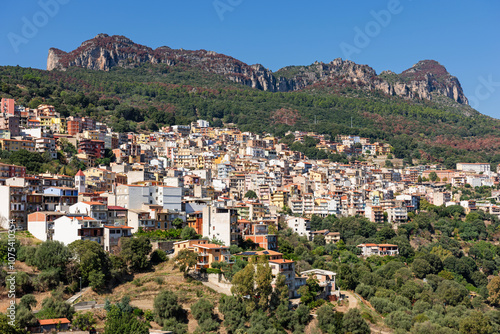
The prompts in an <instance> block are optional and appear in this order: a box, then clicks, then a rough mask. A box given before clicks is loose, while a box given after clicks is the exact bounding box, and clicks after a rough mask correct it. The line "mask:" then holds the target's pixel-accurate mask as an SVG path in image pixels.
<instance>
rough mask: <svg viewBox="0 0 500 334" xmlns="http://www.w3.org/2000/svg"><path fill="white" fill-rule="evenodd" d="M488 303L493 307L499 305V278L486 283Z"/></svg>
mask: <svg viewBox="0 0 500 334" xmlns="http://www.w3.org/2000/svg"><path fill="white" fill-rule="evenodd" d="M487 288H488V301H489V302H490V303H491V304H493V305H499V304H500V276H495V277H493V278H492V279H491V281H490V282H489V283H488V286H487Z"/></svg>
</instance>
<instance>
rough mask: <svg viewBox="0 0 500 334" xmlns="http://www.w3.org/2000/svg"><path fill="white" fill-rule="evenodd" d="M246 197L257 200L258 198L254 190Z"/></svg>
mask: <svg viewBox="0 0 500 334" xmlns="http://www.w3.org/2000/svg"><path fill="white" fill-rule="evenodd" d="M245 197H246V198H248V199H255V198H258V196H257V194H256V193H255V191H253V190H249V191H247V192H246V193H245Z"/></svg>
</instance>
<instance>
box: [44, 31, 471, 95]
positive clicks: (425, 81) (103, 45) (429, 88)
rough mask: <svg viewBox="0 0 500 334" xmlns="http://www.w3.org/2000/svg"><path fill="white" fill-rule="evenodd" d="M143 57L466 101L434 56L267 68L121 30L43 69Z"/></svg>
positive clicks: (54, 56) (55, 55)
mask: <svg viewBox="0 0 500 334" xmlns="http://www.w3.org/2000/svg"><path fill="white" fill-rule="evenodd" d="M144 63H150V64H167V65H169V66H175V65H178V64H183V65H189V66H196V67H199V68H201V69H202V70H204V71H208V72H212V73H216V74H220V75H223V76H225V77H227V78H228V79H230V80H232V81H234V82H237V83H241V84H244V85H247V86H250V87H252V88H256V89H260V90H265V91H271V92H289V91H296V90H301V89H306V88H310V87H313V86H316V87H318V86H321V85H324V86H327V87H329V86H338V87H342V86H345V85H350V86H354V87H356V88H358V89H364V90H380V91H382V92H384V93H385V94H387V95H392V96H400V97H403V98H407V99H416V98H419V99H428V100H431V99H433V98H434V97H436V96H446V97H449V98H451V99H453V100H454V101H456V102H458V103H460V104H468V101H467V98H466V97H465V95H464V93H463V91H462V87H461V86H460V82H459V81H458V79H457V78H455V77H453V76H451V75H450V74H449V73H448V72H447V71H446V69H445V68H444V67H443V66H442V65H440V64H439V63H438V62H436V61H433V60H424V61H421V62H419V63H417V64H415V65H414V66H413V67H411V68H410V69H408V70H406V71H404V72H402V73H400V74H396V73H393V72H390V71H384V72H382V73H381V74H380V75H377V74H376V72H375V70H373V69H372V68H371V67H369V66H367V65H359V64H356V63H354V62H352V61H348V60H342V59H340V58H338V59H335V60H333V61H332V62H330V63H328V64H325V63H322V62H316V63H314V64H312V65H309V66H288V67H285V68H282V69H280V70H278V71H277V72H275V73H272V72H271V71H270V70H268V69H266V68H265V67H264V66H262V65H260V64H256V65H247V64H245V63H243V62H241V61H239V60H237V59H235V58H232V57H229V56H226V55H223V54H218V53H216V52H213V51H206V50H197V51H190V50H183V49H177V50H174V49H171V48H169V47H166V46H162V47H159V48H157V49H152V48H149V47H147V46H144V45H140V44H136V43H134V42H132V41H131V40H130V39H128V38H126V37H124V36H109V35H106V34H99V35H97V36H96V37H95V38H93V39H91V40H88V41H85V42H83V43H82V45H81V46H80V47H78V48H77V49H75V50H73V51H71V52H64V51H61V50H59V49H55V48H51V49H50V50H49V55H48V58H47V70H49V71H50V70H54V69H55V70H66V69H67V68H69V67H72V66H77V67H83V68H87V69H92V70H102V71H109V70H110V69H111V68H112V67H114V66H119V67H123V68H133V67H137V66H140V65H141V64H144Z"/></svg>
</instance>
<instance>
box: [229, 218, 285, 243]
mask: <svg viewBox="0 0 500 334" xmlns="http://www.w3.org/2000/svg"><path fill="white" fill-rule="evenodd" d="M240 221H241V220H240ZM240 221H238V222H240ZM248 225H249V226H248V228H247V229H246V230H245V231H244V232H243V233H242V236H243V239H245V240H251V241H252V242H254V243H255V244H257V245H258V247H260V248H263V249H268V250H276V249H278V236H277V235H275V234H269V226H268V225H267V224H264V223H263V222H260V223H256V224H248Z"/></svg>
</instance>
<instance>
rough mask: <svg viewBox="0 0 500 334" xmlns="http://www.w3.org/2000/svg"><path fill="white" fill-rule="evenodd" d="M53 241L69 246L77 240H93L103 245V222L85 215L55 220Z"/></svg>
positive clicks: (69, 215)
mask: <svg viewBox="0 0 500 334" xmlns="http://www.w3.org/2000/svg"><path fill="white" fill-rule="evenodd" d="M52 240H55V241H60V242H62V243H63V244H65V245H69V244H70V243H72V242H73V241H76V240H91V241H95V242H97V243H98V244H100V245H102V244H103V241H104V240H103V227H102V226H101V222H100V221H98V220H95V219H94V218H92V217H87V216H85V215H75V214H68V215H65V216H63V217H60V218H57V219H56V220H54V234H53V237H52Z"/></svg>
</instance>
